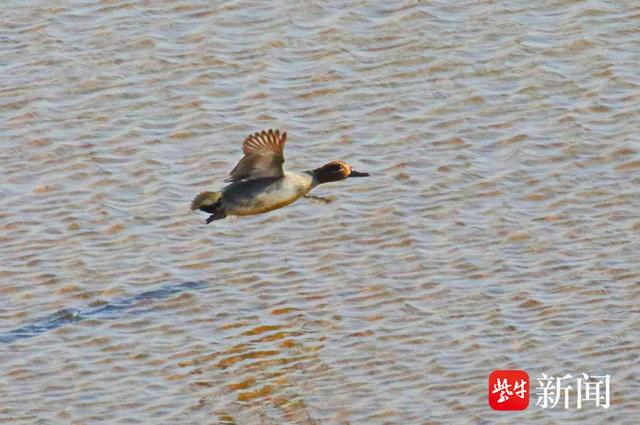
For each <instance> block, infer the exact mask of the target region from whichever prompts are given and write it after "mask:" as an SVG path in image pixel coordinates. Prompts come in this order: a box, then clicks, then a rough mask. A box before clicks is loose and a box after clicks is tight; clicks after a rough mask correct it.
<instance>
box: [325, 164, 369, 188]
mask: <svg viewBox="0 0 640 425" xmlns="http://www.w3.org/2000/svg"><path fill="white" fill-rule="evenodd" d="M313 175H314V176H315V177H316V179H317V180H318V184H321V183H328V182H337V181H338V180H344V179H346V178H349V177H367V176H368V175H369V173H361V172H359V171H356V170H354V169H352V168H351V166H350V165H349V164H347V163H346V162H344V161H331V162H329V163H328V164H325V165H323V166H322V167H320V168H316V169H315V170H313Z"/></svg>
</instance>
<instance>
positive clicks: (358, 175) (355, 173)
mask: <svg viewBox="0 0 640 425" xmlns="http://www.w3.org/2000/svg"><path fill="white" fill-rule="evenodd" d="M349 177H369V173H361V172H360V171H356V170H351V174H349Z"/></svg>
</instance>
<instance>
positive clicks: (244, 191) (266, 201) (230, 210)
mask: <svg viewBox="0 0 640 425" xmlns="http://www.w3.org/2000/svg"><path fill="white" fill-rule="evenodd" d="M315 185H316V184H315V183H314V179H313V175H312V174H311V173H295V172H292V171H285V172H284V176H282V177H264V178H261V179H256V180H245V181H241V182H237V183H232V184H230V185H229V186H227V187H225V188H224V190H223V191H222V206H223V207H224V209H225V211H226V212H227V214H228V215H253V214H262V213H265V212H268V211H273V210H275V209H278V208H282V207H284V206H286V205H289V204H291V203H292V202H294V201H296V200H297V199H299V198H301V197H303V196H304V195H306V194H307V193H309V191H310V190H311V189H313V187H314V186H315Z"/></svg>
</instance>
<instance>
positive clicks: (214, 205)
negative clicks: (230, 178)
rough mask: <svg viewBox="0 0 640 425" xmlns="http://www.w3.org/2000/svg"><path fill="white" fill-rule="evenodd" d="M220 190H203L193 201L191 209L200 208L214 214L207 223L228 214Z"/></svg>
mask: <svg viewBox="0 0 640 425" xmlns="http://www.w3.org/2000/svg"><path fill="white" fill-rule="evenodd" d="M220 198H222V194H221V193H220V192H201V193H200V194H198V196H196V197H195V199H194V200H193V202H191V211H195V210H200V211H204V212H208V213H209V214H213V215H211V216H209V218H208V219H207V224H209V223H211V222H212V221H214V220H220V219H223V218H225V217H226V216H227V214H226V213H225V212H224V210H223V208H222V205H221V203H220Z"/></svg>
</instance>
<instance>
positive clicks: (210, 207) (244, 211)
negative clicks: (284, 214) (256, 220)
mask: <svg viewBox="0 0 640 425" xmlns="http://www.w3.org/2000/svg"><path fill="white" fill-rule="evenodd" d="M286 141H287V133H286V132H281V131H280V130H272V129H269V130H263V131H261V132H258V133H254V134H252V135H250V136H248V137H247V138H246V139H245V140H244V142H243V143H242V152H243V154H244V156H243V157H242V159H241V160H240V161H239V162H238V164H237V165H236V166H235V167H234V168H233V170H231V173H230V174H229V176H228V177H227V179H226V180H225V181H226V182H230V184H229V185H228V186H226V187H224V188H223V189H222V190H220V191H217V192H201V193H200V194H198V196H196V197H195V199H194V200H193V202H192V203H191V210H192V211H196V210H200V211H203V212H206V213H209V214H210V216H209V217H208V218H207V219H206V221H205V223H206V224H209V223H211V222H213V221H215V220H222V219H224V218H226V217H227V216H248V215H255V214H263V213H266V212H269V211H273V210H276V209H278V208H282V207H285V206H287V205H289V204H291V203H293V202H295V201H296V200H298V199H300V198H301V197H303V196H306V195H307V194H308V193H309V192H310V191H311V190H312V189H313V188H314V187H316V186H318V185H320V184H324V183H329V182H336V181H340V180H345V179H348V178H351V177H367V176H369V173H363V172H359V171H356V170H354V169H353V168H352V167H351V166H350V165H349V164H347V163H346V162H345V161H331V162H329V163H327V164H325V165H323V166H322V167H320V168H316V169H313V170H308V171H303V172H294V171H288V170H285V169H284V167H283V164H284V145H285V143H286Z"/></svg>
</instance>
